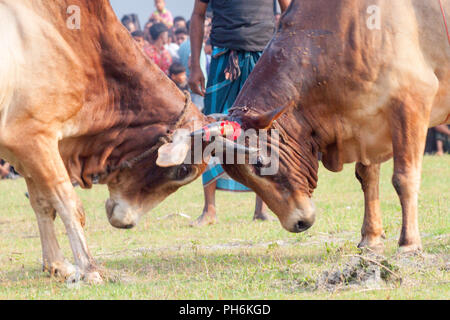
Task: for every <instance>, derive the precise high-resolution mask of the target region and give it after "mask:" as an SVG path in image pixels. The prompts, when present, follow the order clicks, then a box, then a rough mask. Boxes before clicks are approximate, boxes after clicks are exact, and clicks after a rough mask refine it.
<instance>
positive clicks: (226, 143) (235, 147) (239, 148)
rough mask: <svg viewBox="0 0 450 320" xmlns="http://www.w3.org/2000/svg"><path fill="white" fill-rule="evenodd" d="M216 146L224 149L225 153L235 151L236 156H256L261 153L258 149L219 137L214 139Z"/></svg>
mask: <svg viewBox="0 0 450 320" xmlns="http://www.w3.org/2000/svg"><path fill="white" fill-rule="evenodd" d="M213 143H214V144H216V145H217V146H218V147H223V149H224V150H225V151H234V152H236V154H248V155H250V154H255V153H258V152H259V149H257V148H250V147H246V146H244V145H242V144H239V143H236V142H233V141H231V140H228V139H226V138H224V137H221V136H217V137H216V138H215V139H214V142H213Z"/></svg>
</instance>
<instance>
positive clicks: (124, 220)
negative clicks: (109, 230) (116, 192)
mask: <svg viewBox="0 0 450 320" xmlns="http://www.w3.org/2000/svg"><path fill="white" fill-rule="evenodd" d="M105 208H106V216H107V217H108V221H109V223H110V224H111V225H112V226H113V227H115V228H118V229H132V228H134V227H135V226H136V224H137V222H138V220H139V218H138V215H137V214H136V213H135V212H134V210H132V209H131V208H130V207H129V206H126V205H124V204H122V203H120V202H116V201H114V200H112V199H108V200H107V201H106V203H105Z"/></svg>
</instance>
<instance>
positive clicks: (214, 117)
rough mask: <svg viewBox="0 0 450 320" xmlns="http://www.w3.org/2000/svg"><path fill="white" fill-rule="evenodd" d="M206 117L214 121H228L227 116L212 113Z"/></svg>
mask: <svg viewBox="0 0 450 320" xmlns="http://www.w3.org/2000/svg"><path fill="white" fill-rule="evenodd" d="M207 117H210V118H213V119H214V120H215V121H226V120H228V115H227V114H223V113H213V114H209V115H207Z"/></svg>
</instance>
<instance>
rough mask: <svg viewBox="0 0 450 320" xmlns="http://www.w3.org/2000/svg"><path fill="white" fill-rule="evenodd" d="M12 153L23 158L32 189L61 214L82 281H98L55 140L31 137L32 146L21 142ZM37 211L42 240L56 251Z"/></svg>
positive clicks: (79, 208)
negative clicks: (31, 180) (31, 181)
mask: <svg viewBox="0 0 450 320" xmlns="http://www.w3.org/2000/svg"><path fill="white" fill-rule="evenodd" d="M14 152H15V154H16V155H18V157H17V158H19V159H23V161H22V165H23V169H24V172H25V175H26V176H27V177H32V179H33V183H35V188H36V189H39V193H40V194H41V196H42V197H44V198H45V199H46V201H48V203H49V204H50V205H51V207H50V208H52V209H54V210H56V212H57V213H58V214H59V216H60V217H61V220H62V221H63V223H64V226H65V228H66V231H67V235H68V237H69V242H70V246H71V248H72V252H73V256H74V259H75V263H76V264H77V266H78V267H79V268H80V271H81V274H82V276H83V278H84V280H85V281H87V282H92V283H100V282H102V278H101V277H100V274H99V272H98V271H97V267H96V265H95V262H94V259H93V258H92V256H91V254H90V252H89V249H88V246H87V243H86V239H85V236H84V231H83V225H84V218H85V217H84V211H83V208H82V206H81V202H80V200H79V199H78V196H77V195H76V193H75V190H74V188H73V186H72V183H71V182H70V179H69V175H68V173H67V170H66V168H65V166H64V163H63V161H62V159H61V157H60V156H59V150H58V147H57V142H52V141H49V140H48V139H44V138H41V137H39V136H35V138H34V140H33V145H27V146H25V145H22V146H21V147H19V148H17V149H15V150H14ZM30 153H32V154H33V157H29V156H28V155H29V154H30ZM32 189H33V188H32ZM30 191H31V190H30ZM38 209H39V205H38ZM47 211H48V210H47ZM37 214H38V215H39V217H40V218H41V220H40V224H41V225H40V228H43V229H42V231H43V232H44V235H45V237H46V238H45V239H44V240H45V246H46V250H47V252H56V253H58V250H57V249H56V248H57V247H56V246H55V243H56V241H54V240H55V239H56V237H55V236H54V231H51V228H50V227H49V226H50V224H49V222H50V220H49V218H48V217H45V216H44V217H42V215H41V210H38V211H37ZM42 218H43V220H42ZM52 232H53V234H52ZM49 235H50V236H49ZM47 237H48V238H47ZM48 239H50V241H49V242H47V241H46V240H48ZM43 245H44V244H43ZM49 248H51V249H49ZM51 258H52V259H56V261H61V259H62V255H59V254H58V255H56V256H52V257H51Z"/></svg>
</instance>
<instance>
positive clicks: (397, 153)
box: [391, 96, 430, 252]
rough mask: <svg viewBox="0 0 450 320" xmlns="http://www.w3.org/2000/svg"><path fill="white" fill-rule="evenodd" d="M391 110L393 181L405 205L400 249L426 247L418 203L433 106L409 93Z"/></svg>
mask: <svg viewBox="0 0 450 320" xmlns="http://www.w3.org/2000/svg"><path fill="white" fill-rule="evenodd" d="M391 111H392V114H391V128H392V144H393V151H394V174H393V177H392V184H393V185H394V188H395V190H396V191H397V194H398V196H399V198H400V203H401V206H402V229H401V233H400V239H399V242H398V243H399V246H400V249H399V250H400V252H412V251H417V250H421V249H422V243H421V239H420V233H419V222H418V209H417V206H418V194H419V188H420V179H421V170H422V159H423V153H424V148H425V140H426V134H427V128H428V122H429V114H430V113H429V108H425V107H424V105H423V104H422V103H418V102H417V101H414V100H413V98H411V97H409V96H407V97H405V98H404V99H402V100H401V101H396V102H394V104H393V107H392V110H391Z"/></svg>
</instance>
